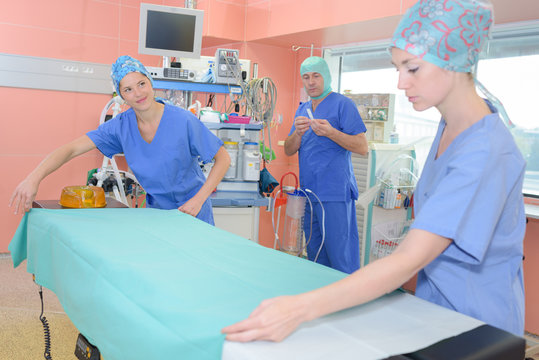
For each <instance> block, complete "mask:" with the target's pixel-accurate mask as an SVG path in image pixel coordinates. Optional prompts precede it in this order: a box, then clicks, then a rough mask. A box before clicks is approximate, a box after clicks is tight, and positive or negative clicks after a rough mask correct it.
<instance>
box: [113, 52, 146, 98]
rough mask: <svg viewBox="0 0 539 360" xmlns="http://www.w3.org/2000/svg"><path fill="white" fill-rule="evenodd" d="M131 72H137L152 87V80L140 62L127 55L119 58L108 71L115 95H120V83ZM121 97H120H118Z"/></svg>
mask: <svg viewBox="0 0 539 360" xmlns="http://www.w3.org/2000/svg"><path fill="white" fill-rule="evenodd" d="M131 72H139V73H141V74H142V75H144V76H146V77H147V78H148V79H149V80H150V83H151V84H152V86H153V79H152V77H151V75H150V73H149V72H148V70H146V68H145V67H144V65H142V63H141V62H140V61H138V60H137V59H134V58H132V57H131V56H129V55H123V56H120V57H119V58H118V59H117V60H116V62H115V63H114V64H112V69H111V71H110V77H111V78H112V82H113V83H114V88H115V89H116V94H118V95H120V81H122V79H123V78H124V76H125V75H127V74H129V73H131ZM120 96H121V95H120Z"/></svg>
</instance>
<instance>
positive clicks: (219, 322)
mask: <svg viewBox="0 0 539 360" xmlns="http://www.w3.org/2000/svg"><path fill="white" fill-rule="evenodd" d="M9 250H10V252H11V255H12V258H13V262H14V266H15V267H16V266H19V264H20V263H21V262H22V261H23V260H24V259H27V270H28V272H29V273H32V274H35V276H36V282H37V283H38V284H40V285H42V286H44V287H47V288H49V289H51V290H52V291H53V292H54V293H55V294H56V295H57V296H58V298H59V300H60V302H61V303H62V306H63V308H64V310H65V312H66V314H67V315H68V316H69V318H70V319H71V321H72V322H73V324H74V325H75V326H76V327H77V329H78V330H79V331H80V332H81V333H82V334H84V335H85V336H86V337H87V338H88V339H89V341H90V342H92V343H93V344H94V345H96V346H97V347H98V348H99V350H100V351H101V354H102V356H103V359H104V360H124V359H130V360H135V359H145V360H147V359H196V360H202V359H220V358H221V353H222V346H223V341H224V336H223V335H222V334H221V333H220V330H221V328H223V327H224V326H226V325H229V324H232V323H234V322H236V321H239V320H241V319H243V318H245V317H247V316H248V315H249V313H250V312H251V311H252V310H253V309H254V308H255V307H256V306H257V305H258V304H259V303H260V301H262V300H263V299H266V298H269V297H273V296H278V295H284V294H296V293H300V292H304V291H307V290H311V289H314V288H318V287H320V286H323V285H326V284H329V283H331V282H334V281H336V280H338V279H341V278H343V277H345V276H346V274H344V273H341V272H338V271H336V270H332V269H330V268H327V267H325V266H322V265H318V264H315V263H312V262H309V261H307V260H304V259H300V258H297V257H293V256H290V255H287V254H284V253H281V252H278V251H275V250H273V249H268V248H265V247H263V246H260V245H258V244H255V243H253V242H251V241H249V240H246V239H244V238H241V237H239V236H237V235H234V234H231V233H229V232H226V231H223V230H220V229H218V228H215V227H213V226H211V225H208V224H206V223H204V222H202V221H199V220H197V219H195V218H193V217H191V216H189V215H185V214H183V213H181V212H179V211H177V210H156V209H80V210H79V209H69V210H66V209H62V210H48V209H32V210H31V211H30V212H29V213H27V214H26V215H25V216H24V217H23V219H22V221H21V223H20V225H19V227H18V229H17V232H16V233H15V236H14V237H13V239H12V241H11V243H10V245H9ZM36 296H37V295H36ZM45 310H46V304H45Z"/></svg>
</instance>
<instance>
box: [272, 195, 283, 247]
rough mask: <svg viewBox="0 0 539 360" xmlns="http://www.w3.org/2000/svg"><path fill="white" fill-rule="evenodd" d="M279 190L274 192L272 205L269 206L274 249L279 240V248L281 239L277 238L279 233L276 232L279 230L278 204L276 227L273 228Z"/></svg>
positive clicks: (279, 214)
mask: <svg viewBox="0 0 539 360" xmlns="http://www.w3.org/2000/svg"><path fill="white" fill-rule="evenodd" d="M280 192H281V190H277V192H276V193H275V197H274V198H273V202H272V203H273V204H272V205H273V206H272V207H271V226H272V227H273V234H274V235H275V240H274V241H273V248H274V249H277V247H276V246H277V241H278V242H279V248H280V246H281V240H280V239H279V234H278V231H279V219H280V218H281V207H280V206H279V213H278V214H277V215H278V218H277V229H275V200H276V199H277V196H278V195H279V193H280Z"/></svg>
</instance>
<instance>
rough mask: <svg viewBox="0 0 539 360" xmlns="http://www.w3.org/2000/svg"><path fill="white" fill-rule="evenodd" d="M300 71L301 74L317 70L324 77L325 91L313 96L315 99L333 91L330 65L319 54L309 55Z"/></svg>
mask: <svg viewBox="0 0 539 360" xmlns="http://www.w3.org/2000/svg"><path fill="white" fill-rule="evenodd" d="M299 72H300V74H301V76H303V75H304V74H305V73H310V72H317V73H319V74H320V75H322V78H323V79H324V91H323V92H322V95H320V96H317V97H313V99H315V100H318V99H321V98H323V97H325V96H326V95H327V94H329V93H330V92H331V74H330V73H329V67H328V64H327V62H326V60H324V59H322V58H321V57H318V56H311V57H308V58H307V59H305V60H304V61H303V63H302V64H301V67H300V70H299Z"/></svg>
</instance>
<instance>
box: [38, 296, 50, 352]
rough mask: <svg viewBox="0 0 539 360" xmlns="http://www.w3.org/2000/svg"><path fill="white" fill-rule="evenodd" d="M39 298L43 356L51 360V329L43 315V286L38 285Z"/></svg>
mask: <svg viewBox="0 0 539 360" xmlns="http://www.w3.org/2000/svg"><path fill="white" fill-rule="evenodd" d="M39 298H40V299H41V314H40V315H39V320H41V323H42V324H43V333H44V336H45V352H44V353H43V357H44V358H45V359H46V360H52V355H51V331H50V329H49V321H48V320H47V318H46V317H45V316H43V287H42V286H39Z"/></svg>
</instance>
